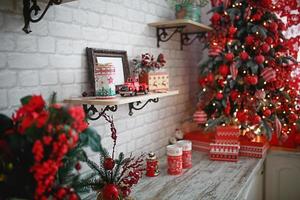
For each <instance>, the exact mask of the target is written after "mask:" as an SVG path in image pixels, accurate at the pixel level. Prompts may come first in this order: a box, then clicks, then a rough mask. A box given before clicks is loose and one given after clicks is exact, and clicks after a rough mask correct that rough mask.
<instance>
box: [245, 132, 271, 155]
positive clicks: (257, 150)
mask: <svg viewBox="0 0 300 200" xmlns="http://www.w3.org/2000/svg"><path fill="white" fill-rule="evenodd" d="M240 146H241V147H240V156H247V157H254V158H263V157H264V156H265V155H266V153H267V150H268V148H269V142H268V140H267V138H266V137H265V136H256V137H255V138H254V139H252V140H249V139H248V138H247V137H245V136H240Z"/></svg>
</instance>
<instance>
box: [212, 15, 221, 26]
mask: <svg viewBox="0 0 300 200" xmlns="http://www.w3.org/2000/svg"><path fill="white" fill-rule="evenodd" d="M220 20H221V15H220V14H219V13H217V12H215V13H214V14H213V15H212V17H211V18H210V21H211V23H212V24H213V25H217V24H219V23H220Z"/></svg>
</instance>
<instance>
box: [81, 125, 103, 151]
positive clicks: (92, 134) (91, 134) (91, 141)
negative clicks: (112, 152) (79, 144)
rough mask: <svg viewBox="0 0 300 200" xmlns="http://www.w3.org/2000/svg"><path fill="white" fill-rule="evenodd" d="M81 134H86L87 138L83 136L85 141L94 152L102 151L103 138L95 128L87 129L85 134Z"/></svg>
mask: <svg viewBox="0 0 300 200" xmlns="http://www.w3.org/2000/svg"><path fill="white" fill-rule="evenodd" d="M81 134H86V137H87V139H86V138H84V137H85V136H82V139H83V141H84V142H85V143H86V140H87V141H88V142H87V145H88V146H89V147H90V148H91V149H92V150H93V151H94V152H100V150H101V148H102V147H101V137H100V135H99V134H98V133H97V131H96V130H95V129H94V128H91V127H89V128H87V129H86V130H85V131H84V132H83V133H81Z"/></svg>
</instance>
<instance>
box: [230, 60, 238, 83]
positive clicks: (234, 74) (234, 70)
mask: <svg viewBox="0 0 300 200" xmlns="http://www.w3.org/2000/svg"><path fill="white" fill-rule="evenodd" d="M238 72H239V71H238V69H237V67H236V63H235V62H233V63H232V64H231V65H230V73H231V76H232V79H233V80H236V77H237V75H238Z"/></svg>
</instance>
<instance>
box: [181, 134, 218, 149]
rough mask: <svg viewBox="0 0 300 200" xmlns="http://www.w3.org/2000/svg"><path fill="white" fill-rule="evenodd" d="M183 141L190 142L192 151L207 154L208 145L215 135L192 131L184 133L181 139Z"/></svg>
mask: <svg viewBox="0 0 300 200" xmlns="http://www.w3.org/2000/svg"><path fill="white" fill-rule="evenodd" d="M183 138H184V139H185V140H190V141H192V149H193V150H195V151H203V152H209V150H210V145H209V144H210V143H211V142H213V141H214V139H215V133H203V132H200V131H194V132H190V133H186V134H185V135H184V137H183Z"/></svg>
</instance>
